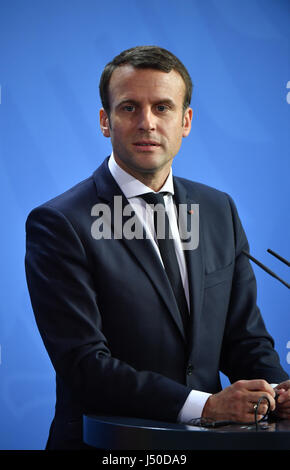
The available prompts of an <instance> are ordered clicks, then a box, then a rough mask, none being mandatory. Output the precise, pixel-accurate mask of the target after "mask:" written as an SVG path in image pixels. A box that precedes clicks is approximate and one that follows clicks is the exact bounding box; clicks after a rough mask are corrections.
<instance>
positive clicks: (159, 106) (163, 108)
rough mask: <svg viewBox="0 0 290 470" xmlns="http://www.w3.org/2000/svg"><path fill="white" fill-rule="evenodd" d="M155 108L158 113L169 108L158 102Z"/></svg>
mask: <svg viewBox="0 0 290 470" xmlns="http://www.w3.org/2000/svg"><path fill="white" fill-rule="evenodd" d="M156 108H157V111H158V112H160V113H165V112H166V111H168V109H169V107H168V106H167V105H165V104H158V105H157V106H156Z"/></svg>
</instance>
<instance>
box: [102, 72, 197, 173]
mask: <svg viewBox="0 0 290 470" xmlns="http://www.w3.org/2000/svg"><path fill="white" fill-rule="evenodd" d="M184 93H185V84H184V82H183V79H182V77H181V76H180V75H179V73H177V72H176V71H175V70H172V71H171V72H169V73H165V72H162V71H159V70H154V69H136V68H134V67H132V66H131V65H123V66H121V67H118V68H117V69H115V70H114V72H113V74H112V76H111V80H110V83H109V97H110V110H111V111H110V117H108V116H107V114H106V112H105V111H104V110H101V112H100V121H101V129H102V132H103V134H104V135H105V136H106V137H111V142H112V147H113V151H114V157H115V159H116V161H117V163H118V164H119V165H120V166H121V168H123V169H124V170H125V171H127V172H129V173H130V174H132V175H133V176H135V177H136V178H138V179H141V180H142V176H144V175H145V174H148V173H151V174H157V173H158V172H162V174H164V175H166V173H167V175H168V172H169V169H170V166H171V163H172V160H173V158H174V157H175V155H176V154H177V153H178V151H179V148H180V146H181V142H182V137H186V136H187V135H188V134H189V132H190V128H191V118H192V110H191V109H190V108H188V109H187V110H186V111H185V113H184V116H183V99H184Z"/></svg>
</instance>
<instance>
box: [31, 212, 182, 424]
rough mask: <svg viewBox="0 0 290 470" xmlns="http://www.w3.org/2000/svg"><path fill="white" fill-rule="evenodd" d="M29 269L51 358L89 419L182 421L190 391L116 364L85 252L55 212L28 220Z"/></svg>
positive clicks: (34, 301)
mask: <svg viewBox="0 0 290 470" xmlns="http://www.w3.org/2000/svg"><path fill="white" fill-rule="evenodd" d="M25 267H26V277H27V283H28V288H29V293H30V298H31V303H32V307H33V310H34V314H35V318H36V322H37V325H38V328H39V331H40V334H41V336H42V339H43V342H44V344H45V347H46V349H47V352H48V354H49V356H50V359H51V361H52V364H53V366H54V368H55V371H56V373H57V374H58V375H59V376H60V377H61V379H62V380H63V381H64V383H65V384H66V385H67V386H68V387H69V388H70V389H71V390H72V392H73V394H74V396H76V397H77V400H79V402H80V403H81V404H82V408H83V410H84V412H96V411H98V412H100V411H101V412H102V413H108V414H115V415H128V416H136V417H138V416H139V417H148V418H152V419H162V420H169V421H176V419H177V416H178V413H179V412H180V409H181V408H182V406H183V404H184V402H185V400H186V398H187V396H188V394H189V392H190V389H189V388H188V387H186V386H185V385H182V384H179V383H177V382H175V381H173V380H171V379H169V378H167V377H165V376H162V375H160V374H158V373H153V372H151V371H142V370H141V371H137V370H135V369H134V368H133V367H131V366H130V365H129V364H127V363H125V362H122V361H120V360H118V358H116V357H112V355H111V353H110V349H109V345H108V344H107V340H106V338H105V336H104V334H103V332H102V317H101V314H100V311H99V308H98V293H97V292H96V290H95V288H94V280H93V275H92V271H91V269H92V267H91V265H90V262H89V259H88V256H87V253H86V250H85V247H84V246H83V244H82V242H81V240H80V237H79V236H78V234H77V233H76V230H75V229H74V227H73V226H72V224H71V223H70V221H69V220H68V219H67V217H65V216H64V215H63V213H61V212H59V211H58V210H57V209H55V208H54V207H50V206H48V205H46V206H41V207H40V208H37V209H35V210H33V211H32V212H31V213H30V215H29V216H28V219H27V222H26V257H25ZM116 308H117V306H116Z"/></svg>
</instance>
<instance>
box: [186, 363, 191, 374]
mask: <svg viewBox="0 0 290 470" xmlns="http://www.w3.org/2000/svg"><path fill="white" fill-rule="evenodd" d="M192 372H193V365H192V364H188V366H187V369H186V373H187V375H191V374H192Z"/></svg>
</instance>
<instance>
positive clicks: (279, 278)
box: [242, 248, 290, 289]
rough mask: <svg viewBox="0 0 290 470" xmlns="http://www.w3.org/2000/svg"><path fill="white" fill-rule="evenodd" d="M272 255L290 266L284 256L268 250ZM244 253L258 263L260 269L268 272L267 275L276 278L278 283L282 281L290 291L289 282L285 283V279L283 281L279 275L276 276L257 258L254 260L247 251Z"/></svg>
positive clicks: (243, 251)
mask: <svg viewBox="0 0 290 470" xmlns="http://www.w3.org/2000/svg"><path fill="white" fill-rule="evenodd" d="M267 251H268V252H269V253H270V254H271V255H273V256H275V257H276V258H278V259H279V260H280V261H282V262H283V263H285V264H287V266H289V264H290V263H289V261H287V260H286V259H285V258H283V257H282V256H280V255H278V254H277V253H275V252H274V251H272V250H270V248H269V249H268V250H267ZM242 253H243V254H244V255H246V256H247V257H248V258H249V259H250V260H251V261H253V262H254V263H256V264H257V265H258V266H259V267H260V268H262V269H263V270H264V271H266V273H268V274H270V276H272V277H274V278H275V279H277V280H278V281H280V282H281V283H282V284H284V286H286V287H288V289H290V284H288V282H286V281H284V280H283V279H281V277H279V276H277V274H275V273H274V272H273V271H271V270H270V269H269V268H267V266H265V265H264V264H262V263H261V262H260V261H258V260H257V259H256V258H254V257H253V256H252V255H250V253H248V252H247V251H245V250H242Z"/></svg>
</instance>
